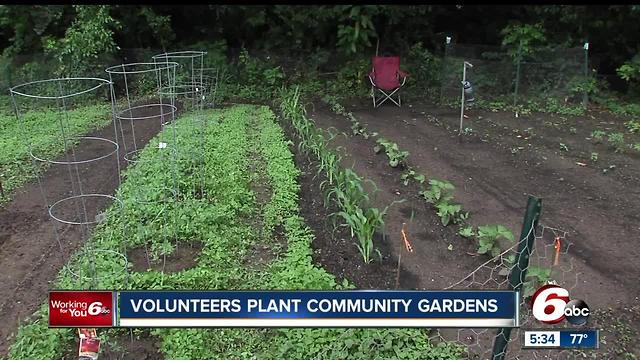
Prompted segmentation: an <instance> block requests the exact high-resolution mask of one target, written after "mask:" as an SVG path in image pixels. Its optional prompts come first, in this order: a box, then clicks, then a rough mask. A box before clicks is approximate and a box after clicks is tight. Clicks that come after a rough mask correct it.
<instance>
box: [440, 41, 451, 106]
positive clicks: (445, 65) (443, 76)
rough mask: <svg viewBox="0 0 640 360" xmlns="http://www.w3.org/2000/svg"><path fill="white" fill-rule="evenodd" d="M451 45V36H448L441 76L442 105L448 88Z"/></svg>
mask: <svg viewBox="0 0 640 360" xmlns="http://www.w3.org/2000/svg"><path fill="white" fill-rule="evenodd" d="M450 44H451V36H447V37H446V38H445V43H444V59H443V60H442V73H441V74H440V104H441V105H442V103H443V101H444V88H445V86H446V84H445V82H446V79H447V74H448V71H447V70H448V63H447V61H448V56H449V45H450Z"/></svg>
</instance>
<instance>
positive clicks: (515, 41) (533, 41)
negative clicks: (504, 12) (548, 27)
mask: <svg viewBox="0 0 640 360" xmlns="http://www.w3.org/2000/svg"><path fill="white" fill-rule="evenodd" d="M500 33H501V34H502V36H503V38H502V45H503V46H505V47H506V48H507V49H508V52H509V55H510V56H511V58H512V59H513V61H514V62H518V61H522V60H523V59H525V58H527V57H528V56H530V55H532V54H534V53H535V52H536V50H537V49H538V48H539V46H540V45H541V44H543V43H544V42H545V41H546V37H545V34H544V33H545V31H544V28H543V25H542V23H537V24H533V25H532V24H513V25H507V26H506V27H505V28H503V29H502V31H501V32H500Z"/></svg>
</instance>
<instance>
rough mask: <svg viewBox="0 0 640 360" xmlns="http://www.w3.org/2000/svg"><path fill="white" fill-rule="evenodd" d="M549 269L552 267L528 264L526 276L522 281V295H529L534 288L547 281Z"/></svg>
mask: <svg viewBox="0 0 640 360" xmlns="http://www.w3.org/2000/svg"><path fill="white" fill-rule="evenodd" d="M551 270H552V269H549V268H543V267H539V266H529V268H528V269H527V278H526V279H525V283H524V293H523V297H524V298H528V297H530V296H531V295H533V293H534V292H535V291H536V289H538V288H539V287H540V286H542V285H544V284H546V283H547V282H549V280H551Z"/></svg>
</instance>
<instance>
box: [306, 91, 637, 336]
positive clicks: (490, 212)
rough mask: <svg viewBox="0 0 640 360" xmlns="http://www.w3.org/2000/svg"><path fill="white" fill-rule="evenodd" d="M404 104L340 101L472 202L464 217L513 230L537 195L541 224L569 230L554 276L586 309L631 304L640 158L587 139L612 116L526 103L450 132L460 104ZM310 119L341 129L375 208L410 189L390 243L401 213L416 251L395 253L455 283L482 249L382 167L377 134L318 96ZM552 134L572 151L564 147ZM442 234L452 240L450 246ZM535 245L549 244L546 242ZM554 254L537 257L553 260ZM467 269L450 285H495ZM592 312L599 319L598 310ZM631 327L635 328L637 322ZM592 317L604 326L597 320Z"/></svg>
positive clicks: (426, 282) (616, 126) (475, 114)
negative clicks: (524, 108)
mask: <svg viewBox="0 0 640 360" xmlns="http://www.w3.org/2000/svg"><path fill="white" fill-rule="evenodd" d="M404 105H405V106H404V107H402V108H398V107H395V106H385V105H383V106H381V107H380V108H377V109H373V108H372V107H371V105H370V104H369V102H367V101H366V99H364V100H357V101H350V102H347V106H346V108H347V110H348V111H351V112H352V113H353V114H354V115H355V117H356V119H358V121H359V122H360V123H361V124H363V125H364V126H365V127H366V128H367V131H368V132H369V133H372V132H378V133H379V134H380V136H382V137H385V138H386V139H389V140H391V141H393V142H396V143H397V144H398V145H399V147H400V149H401V150H407V151H409V153H410V155H409V157H408V165H409V166H410V167H411V168H413V169H415V170H416V172H417V173H422V174H425V175H426V177H427V178H436V179H443V180H448V181H450V182H452V183H453V184H454V185H455V186H456V191H455V202H456V203H460V204H462V207H463V209H464V210H466V211H469V212H470V214H471V215H470V219H469V222H470V223H471V224H473V225H484V224H503V225H505V226H507V227H508V228H509V229H511V230H512V232H513V233H514V234H515V235H516V237H517V236H518V234H520V229H521V226H522V218H523V215H524V210H525V205H526V197H527V195H528V194H532V195H535V196H537V197H539V198H542V199H543V211H542V217H541V220H540V223H541V224H542V225H543V226H542V228H544V229H546V231H547V234H551V233H552V232H553V231H554V230H553V229H552V228H554V229H560V230H564V231H566V232H567V234H566V236H565V237H564V239H563V241H564V244H565V245H564V247H563V252H564V251H566V252H567V254H562V255H561V266H559V267H557V268H555V269H554V273H553V274H552V278H554V279H555V280H556V281H558V282H559V284H560V285H562V286H565V287H566V288H567V289H568V290H569V292H570V294H571V297H572V298H579V299H584V300H585V301H586V302H587V303H588V304H589V306H590V307H591V309H602V308H609V307H611V308H613V309H614V311H616V310H615V309H618V310H619V311H620V312H621V311H622V309H624V308H629V307H633V306H636V305H637V304H638V302H639V295H640V283H639V282H638V281H637V275H638V274H639V273H640V262H638V261H637V258H638V255H640V254H639V250H638V248H637V247H635V246H634V244H633V239H638V238H639V236H638V235H639V234H640V231H639V230H640V227H638V216H639V215H638V214H640V190H638V189H639V188H638V184H639V183H640V162H639V161H638V156H637V155H636V154H633V153H631V152H632V150H627V151H626V152H627V153H626V154H617V153H614V152H613V150H612V149H609V148H608V147H607V146H606V145H602V144H593V143H592V142H590V141H588V140H585V138H587V137H589V135H590V133H591V131H593V130H595V129H604V130H606V131H607V132H608V133H609V132H616V131H617V132H624V128H623V125H622V121H621V120H620V119H616V118H615V117H613V116H611V115H609V114H605V113H602V112H599V111H598V110H591V111H589V112H588V113H587V115H585V116H583V117H570V116H557V115H550V114H543V113H534V114H531V115H524V116H523V115H522V114H519V117H518V118H514V116H513V114H510V113H504V112H488V111H480V110H471V111H469V112H467V114H468V115H469V117H470V119H468V120H465V127H470V128H473V131H472V132H471V134H470V135H464V136H461V137H458V135H457V131H456V130H457V128H458V126H459V114H460V113H459V110H455V109H448V108H442V107H438V106H434V105H429V104H404ZM310 118H311V119H312V120H314V121H315V123H316V125H317V126H319V127H321V128H325V129H329V128H335V129H337V131H338V132H343V133H344V135H345V136H337V137H336V138H335V139H334V141H333V142H334V145H335V146H336V148H337V147H339V146H340V147H343V148H344V149H345V151H344V154H343V160H342V162H343V164H344V165H345V166H353V167H354V169H355V171H356V172H357V173H358V174H360V175H363V176H364V177H365V178H368V179H371V180H373V181H374V182H375V183H376V184H377V186H378V188H380V190H381V191H380V192H379V193H378V196H377V198H376V199H375V201H374V205H376V206H378V207H380V208H383V207H384V206H386V205H388V204H389V203H391V202H392V201H393V200H397V199H399V198H405V199H407V201H406V202H404V203H402V204H398V205H393V206H392V207H391V208H390V210H389V213H388V215H387V218H386V219H387V220H386V227H387V232H388V233H389V234H391V236H390V237H389V240H390V241H391V243H393V244H398V242H399V241H400V240H399V232H400V228H401V225H402V223H403V222H406V223H407V229H408V230H409V231H408V233H409V238H410V240H411V241H412V242H413V246H414V248H415V252H414V253H413V254H409V255H408V256H406V255H405V254H406V252H403V256H402V259H403V263H404V265H405V266H406V267H407V270H408V271H409V272H410V273H412V274H413V276H414V277H415V278H416V281H417V284H418V288H430V289H442V288H446V287H448V286H451V285H454V284H456V283H458V281H460V280H461V279H463V278H465V277H466V276H467V275H468V274H469V273H470V272H471V271H473V270H474V269H475V268H476V267H477V266H479V265H480V264H481V263H483V262H484V261H486V260H488V257H485V256H470V255H473V254H474V253H475V243H474V241H473V240H468V239H464V238H461V237H460V236H457V235H456V234H455V227H452V226H448V227H443V226H442V225H441V224H440V223H439V219H438V217H437V216H436V214H435V211H434V210H433V209H431V208H430V207H429V206H427V205H428V204H427V203H426V202H425V201H424V200H423V199H420V198H418V197H417V192H418V190H417V189H416V187H415V186H414V187H411V186H408V187H405V186H404V185H403V184H402V183H401V180H400V176H401V174H402V170H400V169H394V168H391V167H389V165H388V164H387V159H386V156H385V155H384V153H381V154H378V155H376V154H375V153H374V151H373V147H374V145H375V138H369V139H364V138H363V137H361V136H350V135H347V134H351V123H350V122H349V121H348V120H347V119H346V118H345V117H343V116H341V115H336V114H334V113H333V112H331V111H330V110H329V108H328V107H327V106H326V105H324V104H322V103H321V102H319V101H317V102H315V106H314V111H312V112H311V113H310ZM571 128H573V129H571ZM334 132H335V131H334ZM531 134H533V136H531ZM628 137H629V136H628V135H627V141H628V140H629V139H628ZM632 141H633V139H632ZM636 142H638V141H637V140H636ZM560 143H563V144H565V145H566V146H567V147H568V148H569V151H564V150H561V147H560V146H559V144H560ZM592 152H598V153H599V159H598V161H597V162H593V161H591V160H590V157H591V153H592ZM577 162H579V163H582V164H585V166H583V165H580V164H577ZM610 165H615V168H614V170H609V169H610ZM604 169H607V170H608V171H603V170H604ZM319 198H320V197H317V198H316V199H319ZM316 201H319V200H316ZM412 212H413V214H412ZM307 218H309V217H307ZM411 219H413V221H411ZM559 233H560V234H562V231H560V232H559ZM545 239H548V240H545ZM537 241H538V240H537ZM541 241H543V242H545V241H546V242H548V241H553V236H547V235H545V236H544V239H542V240H541ZM450 244H451V245H452V250H447V247H448V246H449V245H450ZM539 245H540V244H539ZM541 245H544V247H546V248H547V249H548V246H549V245H551V244H549V243H542V244H541ZM537 246H538V245H537ZM389 248H390V249H391V251H392V254H390V255H389V256H391V257H393V258H395V259H397V255H398V252H399V251H404V250H401V247H399V246H389ZM551 258H552V257H551V256H548V257H547V259H548V260H549V263H548V264H542V265H544V266H546V267H551V266H552V261H551ZM472 280H473V281H471V282H469V281H465V282H462V283H461V284H459V285H456V288H460V287H463V286H469V287H476V288H481V287H483V286H484V287H485V288H487V286H488V287H489V288H499V284H495V283H491V284H486V285H485V284H482V280H486V279H478V278H476V279H472ZM596 320H598V319H596V318H595V316H594V321H596ZM597 322H598V323H599V324H605V322H604V320H602V319H601V320H599V321H597ZM612 326H613V325H612ZM634 326H635V329H634V333H635V336H638V334H640V328H639V326H640V324H636V325H634ZM601 328H602V329H603V331H608V330H607V329H606V328H607V326H606V325H604V326H603V327H601Z"/></svg>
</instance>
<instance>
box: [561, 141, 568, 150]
mask: <svg viewBox="0 0 640 360" xmlns="http://www.w3.org/2000/svg"><path fill="white" fill-rule="evenodd" d="M560 150H562V151H567V152H568V151H569V147H568V146H567V144H563V143H560Z"/></svg>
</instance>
